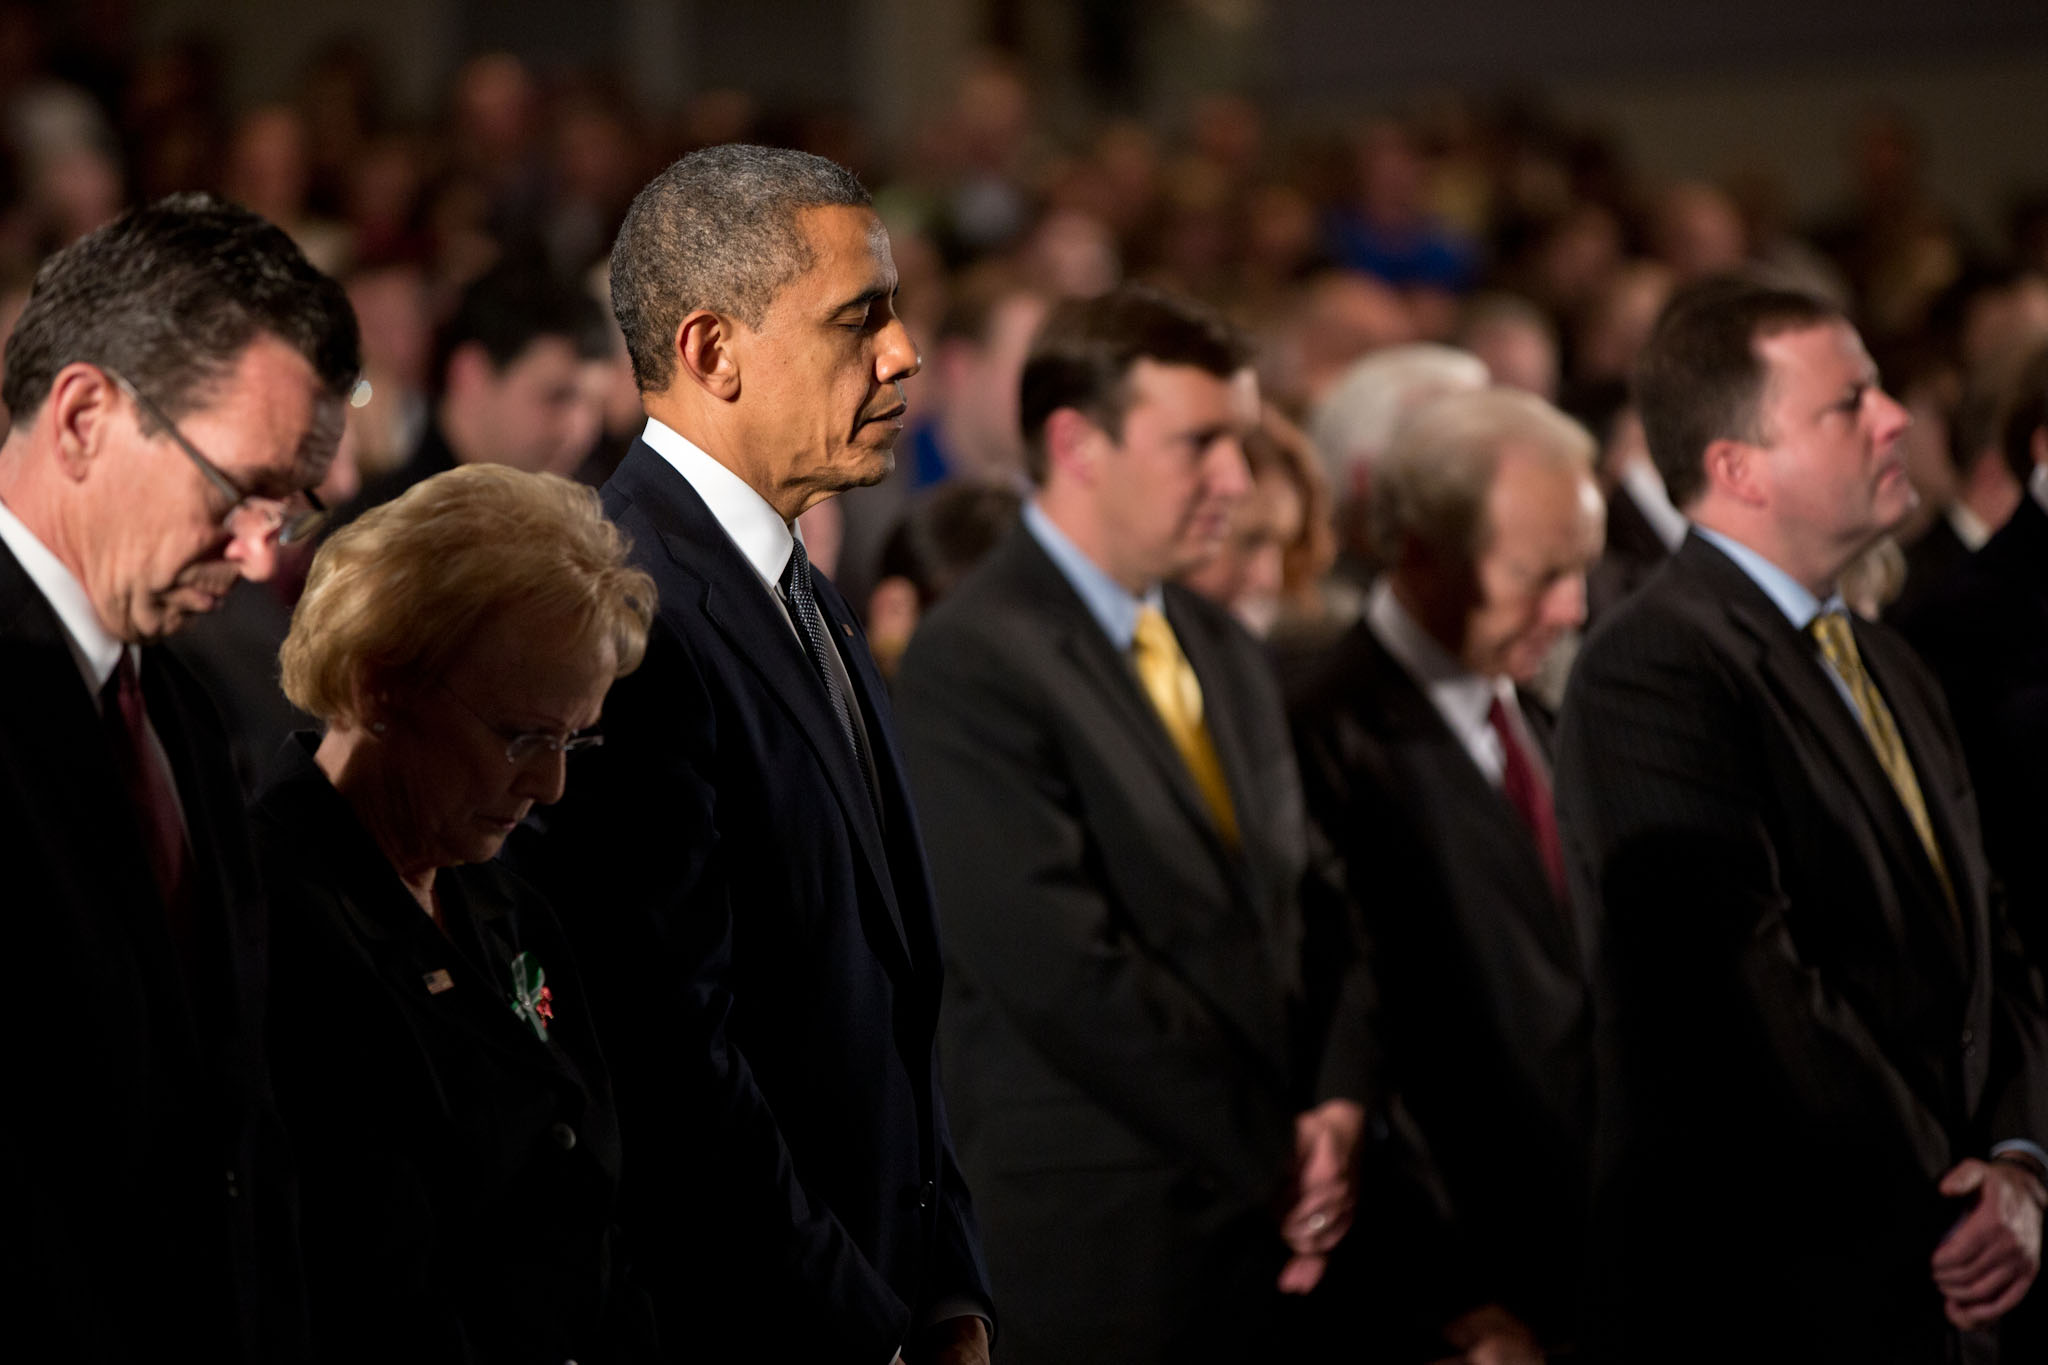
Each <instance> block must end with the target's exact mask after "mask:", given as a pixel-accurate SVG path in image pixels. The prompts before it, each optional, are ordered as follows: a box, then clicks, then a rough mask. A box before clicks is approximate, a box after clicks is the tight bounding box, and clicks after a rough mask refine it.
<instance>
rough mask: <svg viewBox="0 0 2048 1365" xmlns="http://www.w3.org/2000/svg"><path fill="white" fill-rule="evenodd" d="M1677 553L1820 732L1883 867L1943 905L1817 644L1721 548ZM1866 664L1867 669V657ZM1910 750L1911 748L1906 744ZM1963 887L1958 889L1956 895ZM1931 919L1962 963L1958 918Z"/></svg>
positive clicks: (1689, 545) (1791, 703)
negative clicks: (1870, 829) (1881, 852)
mask: <svg viewBox="0 0 2048 1365" xmlns="http://www.w3.org/2000/svg"><path fill="white" fill-rule="evenodd" d="M1680 556H1681V557H1682V559H1683V560H1684V562H1685V564H1686V566H1687V568H1688V569H1689V570H1690V571H1692V572H1695V573H1698V574H1700V575H1701V576H1703V577H1704V578H1706V579H1707V580H1708V583H1709V588H1710V591H1712V592H1713V593H1714V595H1715V596H1716V597H1718V598H1719V599H1720V600H1721V602H1722V604H1723V609H1724V610H1725V611H1726V613H1727V616H1728V619H1729V621H1730V623H1731V624H1732V625H1733V627H1734V628H1735V630H1736V631H1737V632H1739V633H1740V634H1742V635H1744V636H1746V637H1748V639H1749V640H1750V641H1751V642H1752V645H1753V646H1754V648H1755V651H1756V661H1757V667H1758V669H1759V671H1760V672H1761V673H1762V675H1763V676H1764V678H1765V679H1766V681H1767V682H1768V683H1769V685H1770V686H1771V688H1772V690H1773V691H1774V692H1776V693H1777V695H1778V697H1779V699H1780V701H1781V702H1782V703H1783V704H1784V706H1785V709H1786V710H1787V711H1788V712H1790V713H1791V714H1794V715H1797V716H1799V717H1800V718H1801V719H1802V720H1803V721H1804V722H1805V724H1806V726H1807V728H1808V729H1809V730H1811V731H1812V732H1813V733H1814V734H1815V735H1816V736H1818V738H1819V739H1820V741H1821V743H1820V747H1821V748H1822V749H1823V750H1825V751H1826V753H1827V755H1828V758H1829V760H1830V762H1831V763H1832V764H1833V765H1834V768H1835V775H1836V776H1837V777H1838V778H1839V779H1840V784H1841V785H1842V786H1844V787H1846V788H1847V789H1848V790H1849V791H1850V792H1851V793H1852V794H1853V796H1854V799H1855V800H1856V801H1857V802H1858V804H1860V805H1861V806H1862V808H1863V811H1864V814H1865V815H1866V816H1867V817H1868V818H1869V820H1870V821H1871V823H1872V824H1873V825H1874V826H1875V827H1876V828H1877V830H1878V831H1879V833H1880V835H1881V836H1882V837H1881V838H1880V840H1879V842H1880V843H1881V844H1882V845H1883V846H1884V848H1885V849H1886V850H1887V852H1888V854H1889V855H1890V856H1889V858H1888V864H1889V866H1890V867H1891V868H1892V870H1893V872H1894V874H1895V875H1898V876H1901V877H1902V879H1903V880H1905V881H1907V882H1909V883H1910V884H1911V885H1912V887H1913V889H1914V893H1915V896H1916V898H1917V899H1918V900H1919V901H1921V902H1922V903H1924V904H1927V905H1930V906H1936V907H1945V906H1946V902H1947V896H1946V893H1945V892H1944V891H1943V890H1942V886H1941V881H1940V879H1939V878H1938V877H1937V876H1936V875H1935V871H1934V865H1933V863H1932V862H1930V861H1929V860H1928V857H1927V851H1926V847H1925V846H1924V845H1923V844H1922V843H1921V842H1920V834H1919V831H1917V830H1915V829H1914V828H1913V822H1912V820H1911V819H1910V818H1909V817H1908V816H1907V814H1906V808H1905V806H1904V805H1903V804H1902V803H1901V802H1900V800H1899V797H1898V793H1897V791H1896V789H1894V788H1893V786H1892V781H1891V777H1890V775H1889V774H1887V773H1886V772H1885V770H1884V765H1883V764H1881V763H1879V762H1878V761H1877V753H1876V751H1875V750H1874V749H1872V748H1871V747H1870V738H1869V736H1868V735H1866V734H1865V733H1864V731H1863V727H1862V724H1861V723H1860V722H1859V721H1858V719H1857V717H1856V715H1855V713H1854V712H1853V711H1852V710H1851V708H1850V707H1849V705H1848V703H1847V702H1845V701H1844V700H1843V698H1842V695H1841V693H1840V692H1838V691H1837V690H1836V688H1835V685H1834V682H1833V681H1832V675H1831V674H1830V673H1829V671H1828V669H1827V666H1826V665H1825V664H1824V663H1823V662H1822V661H1821V657H1820V652H1819V646H1818V645H1815V644H1813V643H1812V642H1811V641H1810V640H1809V639H1808V637H1806V636H1804V635H1802V634H1801V633H1800V632H1798V631H1797V630H1795V629H1793V627H1792V624H1791V622H1790V621H1788V620H1786V619H1785V614H1784V613H1783V612H1782V611H1780V610H1779V609H1778V607H1777V604H1776V603H1774V602H1773V601H1771V599H1770V598H1769V597H1767V596H1766V595H1765V594H1764V591H1763V590H1762V589H1761V588H1759V587H1757V586H1756V584H1755V583H1754V582H1752V581H1751V580H1750V577H1749V575H1748V574H1746V573H1744V572H1743V571H1742V570H1741V569H1740V568H1739V567H1737V566H1736V564H1735V563H1734V562H1733V561H1732V560H1730V559H1729V558H1728V557H1727V556H1726V555H1724V554H1722V553H1721V552H1720V551H1719V550H1717V549H1715V548H1713V547H1712V546H1710V545H1708V544H1707V543H1706V542H1705V541H1702V540H1700V539H1698V538H1697V537H1695V538H1692V539H1689V540H1687V542H1686V543H1685V545H1684V546H1683V547H1682V548H1681V550H1680ZM1865 667H1866V668H1867V667H1869V661H1868V660H1867V659H1866V660H1865ZM1873 676H1875V675H1873ZM1879 688H1880V690H1881V691H1885V692H1886V700H1887V703H1889V702H1890V698H1891V693H1892V692H1893V691H1895V690H1896V689H1885V688H1884V685H1883V681H1882V680H1881V679H1880V680H1879ZM1896 718H1897V716H1896V710H1895V711H1894V719H1896ZM1908 751H1909V752H1911V751H1912V750H1911V746H1910V745H1909V746H1908ZM1816 776H1818V774H1817V775H1816ZM1963 889H1964V888H1961V887H1958V888H1957V890H1958V893H1959V894H1961V892H1962V891H1963ZM1934 918H1935V919H1936V920H1937V921H1938V922H1939V924H1940V932H1941V934H1942V935H1943V940H1944V942H1946V943H1947V944H1948V945H1949V947H1950V948H1951V950H1952V951H1953V952H1954V953H1955V954H1956V961H1957V963H1958V964H1960V963H1962V962H1963V961H1965V960H1966V959H1965V952H1966V945H1965V944H1964V943H1963V942H1962V941H1960V940H1959V939H1958V937H1957V933H1956V924H1955V917H1954V916H1952V915H1950V914H1948V913H1947V911H1946V909H1945V908H1943V909H1942V910H1941V911H1940V912H1939V913H1937V914H1936V915H1935V916H1934Z"/></svg>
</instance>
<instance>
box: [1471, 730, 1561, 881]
mask: <svg viewBox="0 0 2048 1365" xmlns="http://www.w3.org/2000/svg"><path fill="white" fill-rule="evenodd" d="M1486 720H1487V723H1488V724H1490V725H1491V726H1493V733H1494V734H1495V735H1496V736H1497V737H1498V738H1499V740H1500V752H1501V775H1500V787H1501V793H1502V794H1503V795H1504V796H1506V797H1507V799H1508V801H1509V803H1510V804H1512V805H1513V806H1514V808H1515V811H1516V813H1517V814H1519V815H1520V816H1521V817H1522V823H1523V824H1525V825H1527V826H1528V827H1529V834H1530V837H1531V838H1533V839H1534V840H1535V841H1536V852H1537V854H1538V855H1539V856H1541V857H1542V859H1543V872H1544V875H1545V876H1546V877H1548V878H1549V880H1550V889H1551V890H1552V891H1554V892H1556V893H1557V899H1558V901H1559V903H1560V904H1563V903H1568V902H1569V900H1570V897H1571V893H1570V890H1569V888H1568V886H1567V884H1566V880H1565V871H1564V843H1563V841H1562V840H1560V839H1559V838H1558V836H1557V807H1556V805H1555V804H1554V803H1553V802H1552V800H1551V795H1550V783H1549V782H1547V781H1545V780H1544V777H1543V774H1542V773H1541V772H1539V771H1537V768H1536V764H1535V763H1534V762H1533V761H1532V760H1531V759H1530V757H1529V751H1528V750H1527V749H1526V748H1524V747H1523V746H1522V740H1521V736H1519V735H1518V734H1516V733H1515V725H1514V722H1513V721H1511V720H1509V719H1508V711H1507V708H1506V707H1505V706H1503V705H1501V700H1500V698H1499V697H1495V698H1494V699H1493V705H1492V707H1490V708H1489V709H1488V710H1487V713H1486Z"/></svg>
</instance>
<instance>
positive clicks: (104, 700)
mask: <svg viewBox="0 0 2048 1365" xmlns="http://www.w3.org/2000/svg"><path fill="white" fill-rule="evenodd" d="M100 717H101V720H102V721H103V722H104V723H105V725H106V729H107V741H108V743H109V745H110V746H111V747H112V749H113V751H114V766H115V767H116V768H117V769H118V770H119V771H120V774H121V784H122V786H124V787H125V788H127V791H128V799H129V801H130V802H131V803H132V804H133V805H134V807H135V819H136V823H137V824H138V825H139V826H140V827H141V830H142V839H143V843H144V845H145V846H146V851H147V853H148V854H149V870H150V872H151V873H152V874H154V876H155V877H156V885H157V890H158V891H160V892H162V893H163V899H164V910H165V913H166V915H167V916H168V918H169V921H170V928H171V941H172V942H173V943H175V944H177V945H178V947H179V950H180V951H181V952H185V951H188V950H189V949H190V947H191V938H192V936H191V933H190V929H191V918H192V916H191V907H190V902H189V899H188V896H187V893H188V891H189V890H190V885H189V882H190V873H191V851H190V850H189V849H188V848H187V846H186V843H185V820H184V817H183V816H182V815H181V814H180V813H179V810H178V793H177V790H176V789H175V788H174V787H173V786H172V785H171V774H170V771H169V769H168V768H166V767H165V765H164V762H163V759H162V758H161V757H160V756H159V755H158V754H157V751H156V748H155V747H154V746H153V745H151V744H150V742H149V728H148V712H147V711H146V710H145V709H144V707H143V702H142V681H141V679H139V678H138V677H136V675H135V663H134V660H132V659H131V658H130V657H129V655H128V651H127V649H126V648H123V649H122V650H121V662H120V664H119V665H118V666H117V667H116V668H115V669H114V676H113V677H111V678H109V679H108V680H107V685H106V688H105V689H104V690H103V691H102V692H101V693H100Z"/></svg>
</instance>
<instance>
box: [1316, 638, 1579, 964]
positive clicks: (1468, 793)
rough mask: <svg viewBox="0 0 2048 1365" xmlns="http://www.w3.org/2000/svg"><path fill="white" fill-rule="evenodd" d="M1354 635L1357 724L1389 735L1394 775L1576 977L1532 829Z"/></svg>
mask: <svg viewBox="0 0 2048 1365" xmlns="http://www.w3.org/2000/svg"><path fill="white" fill-rule="evenodd" d="M1354 629H1355V630H1356V631H1357V632H1358V634H1359V635H1360V636H1362V637H1363V647H1364V650H1365V669H1366V672H1365V676H1364V678H1363V679H1362V681H1363V682H1364V686H1362V687H1361V688H1359V689H1358V693H1357V698H1356V701H1355V703H1354V709H1355V711H1356V713H1357V715H1358V719H1359V722H1360V723H1361V724H1362V725H1364V726H1365V727H1366V729H1367V730H1368V731H1372V730H1380V731H1382V732H1383V733H1384V734H1385V736H1386V742H1387V746H1388V749H1389V751H1390V753H1391V755H1392V757H1393V759H1394V763H1395V771H1396V772H1398V773H1399V774H1400V775H1401V776H1402V777H1403V778H1404V779H1405V780H1406V781H1407V782H1408V783H1409V784H1410V785H1411V786H1412V787H1413V788H1414V792H1413V795H1414V796H1415V798H1416V799H1417V800H1418V801H1419V802H1420V803H1421V804H1423V805H1424V806H1426V807H1428V808H1429V809H1430V810H1432V811H1434V812H1437V813H1439V814H1440V815H1441V816H1442V817H1443V818H1444V819H1445V820H1446V822H1447V823H1448V824H1449V825H1450V826H1451V827H1452V829H1451V831H1450V834H1449V838H1448V840H1447V846H1448V847H1450V848H1454V849H1457V850H1460V852H1461V853H1469V854H1470V855H1471V856H1473V857H1476V858H1483V859H1485V860H1486V861H1487V862H1488V863H1489V864H1491V865H1492V866H1493V868H1494V869H1495V874H1496V876H1497V877H1498V879H1499V880H1500V881H1501V882H1502V883H1503V884H1505V885H1508V886H1512V887H1514V888H1515V894H1514V895H1513V896H1512V897H1511V899H1512V901H1513V904H1514V906H1515V910H1516V912H1517V913H1519V914H1521V915H1522V917H1523V918H1524V919H1525V920H1526V921H1527V922H1528V923H1529V925H1530V928H1531V930H1532V931H1533V932H1534V933H1535V934H1536V936H1537V937H1538V938H1539V939H1540V940H1542V942H1543V944H1544V946H1545V948H1546V949H1547V950H1548V951H1549V952H1550V954H1551V956H1552V958H1553V959H1554V960H1555V961H1557V962H1558V963H1560V964H1562V965H1565V966H1568V967H1571V968H1572V969H1573V970H1574V971H1576V970H1577V963H1578V960H1579V954H1578V947H1577V944H1576V940H1575V935H1574V934H1573V931H1572V929H1571V926H1570V924H1569V922H1568V921H1569V916H1568V915H1567V913H1566V911H1565V908H1564V907H1563V906H1560V905H1559V904H1558V903H1557V896H1556V893H1555V892H1553V891H1552V890H1551V887H1550V877H1549V874H1548V873H1546V872H1545V871H1544V868H1543V860H1542V857H1541V855H1540V854H1539V853H1538V852H1537V850H1536V842H1535V839H1534V837H1533V836H1532V835H1531V834H1530V832H1529V827H1528V826H1527V825H1526V824H1524V823H1523V821H1522V817H1521V815H1520V814H1519V813H1518V812H1517V811H1516V810H1515V808H1514V805H1513V803H1512V802H1510V801H1509V800H1508V798H1507V796H1506V795H1505V794H1504V793H1503V792H1502V791H1501V790H1500V788H1498V787H1496V786H1494V785H1493V783H1491V782H1489V781H1487V779H1486V774H1485V773H1483V772H1481V771H1480V770H1479V765H1478V764H1477V763H1474V762H1473V761H1472V755H1471V754H1470V753H1468V752H1466V749H1465V746H1464V744H1463V743H1462V742H1461V741H1460V740H1459V739H1458V737H1457V736H1456V735H1455V734H1453V733H1452V732H1451V727H1450V726H1449V725H1448V724H1446V723H1445V721H1444V718H1443V716H1442V714H1441V713H1439V712H1438V711H1437V709H1436V706H1435V705H1434V704H1433V703H1432V702H1431V701H1430V700H1429V697H1428V696H1427V694H1425V693H1424V692H1423V690H1422V689H1421V687H1419V686H1418V685H1417V684H1416V682H1415V680H1414V679H1413V678H1411V677H1409V676H1408V671H1407V670H1406V669H1405V668H1403V667H1401V665H1400V663H1399V661H1397V660H1396V659H1395V658H1394V657H1393V655H1391V654H1389V653H1388V652H1387V650H1386V647H1385V646H1383V645H1382V644H1381V643H1380V642H1379V638H1378V637H1377V636H1376V635H1374V634H1373V632H1372V627H1371V626H1369V625H1366V624H1365V623H1363V622H1361V623H1359V625H1357V626H1356V627H1354Z"/></svg>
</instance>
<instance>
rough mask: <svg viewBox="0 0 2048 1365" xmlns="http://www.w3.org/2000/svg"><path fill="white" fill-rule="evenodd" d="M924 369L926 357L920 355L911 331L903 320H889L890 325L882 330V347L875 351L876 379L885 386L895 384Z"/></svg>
mask: <svg viewBox="0 0 2048 1365" xmlns="http://www.w3.org/2000/svg"><path fill="white" fill-rule="evenodd" d="M923 368H924V357H923V356H922V355H920V354H918V350H917V343H916V342H914V341H912V340H911V339H910V329H909V328H908V327H905V326H904V325H903V319H902V318H891V319H889V325H888V326H887V327H884V328H883V329H882V337H881V345H880V347H878V348H877V349H876V351H875V377H876V378H877V379H879V380H881V382H882V383H884V384H893V383H895V382H896V381H898V380H900V379H908V378H910V376H912V375H914V374H916V373H917V372H918V371H919V370H921V369H923Z"/></svg>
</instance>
